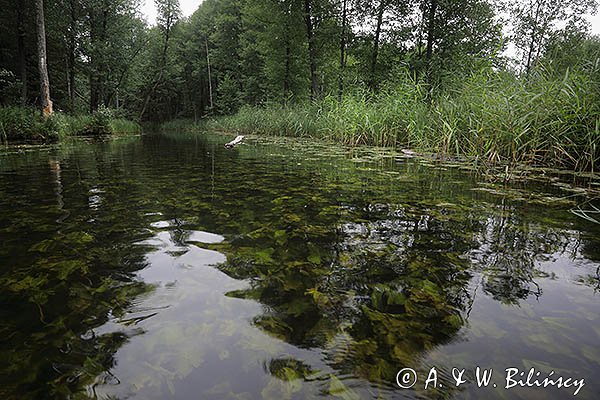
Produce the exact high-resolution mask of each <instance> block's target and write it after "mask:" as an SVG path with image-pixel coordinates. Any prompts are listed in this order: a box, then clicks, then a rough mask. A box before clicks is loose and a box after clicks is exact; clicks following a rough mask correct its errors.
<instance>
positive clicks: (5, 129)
mask: <svg viewBox="0 0 600 400" xmlns="http://www.w3.org/2000/svg"><path fill="white" fill-rule="evenodd" d="M64 131H65V121H64V117H63V116H62V115H55V116H52V117H51V118H48V119H43V118H42V116H41V114H40V112H39V111H38V110H35V109H33V108H26V107H0V142H4V143H8V142H9V141H28V140H32V141H41V142H53V141H56V140H57V139H58V138H59V136H61V135H62V134H63V133H64Z"/></svg>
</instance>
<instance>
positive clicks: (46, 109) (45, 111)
mask: <svg viewBox="0 0 600 400" xmlns="http://www.w3.org/2000/svg"><path fill="white" fill-rule="evenodd" d="M35 3H36V10H37V42H38V43H37V47H38V65H39V69H40V103H41V107H42V116H43V117H44V118H48V117H50V116H51V115H52V100H50V82H49V80H48V64H47V60H46V28H45V26H44V1H43V0H36V2H35Z"/></svg>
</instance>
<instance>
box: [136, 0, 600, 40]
mask: <svg viewBox="0 0 600 400" xmlns="http://www.w3.org/2000/svg"><path fill="white" fill-rule="evenodd" d="M200 3H202V0H179V4H180V6H181V11H182V13H183V15H184V16H186V17H187V16H190V15H192V13H193V12H194V11H196V10H197V9H198V6H200ZM142 4H143V5H142V13H143V14H144V15H146V17H147V18H148V22H150V23H151V24H154V23H155V22H156V8H155V7H154V0H144V1H143V3H142ZM588 20H589V21H590V22H591V24H592V32H593V33H595V34H596V35H600V13H598V14H596V15H594V16H589V17H588Z"/></svg>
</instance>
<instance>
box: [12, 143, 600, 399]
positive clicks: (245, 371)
mask: <svg viewBox="0 0 600 400" xmlns="http://www.w3.org/2000/svg"><path fill="white" fill-rule="evenodd" d="M229 139H230V138H228V137H224V136H209V135H206V136H205V135H197V136H186V135H183V134H182V135H154V136H142V137H134V138H123V139H118V140H113V141H108V142H96V143H86V142H83V141H80V142H74V143H69V144H62V145H60V146H56V147H41V148H34V149H27V150H26V151H17V150H15V149H14V148H7V149H4V150H2V151H1V152H0V243H1V247H0V290H1V291H0V299H1V309H0V396H1V398H3V399H45V398H48V399H55V398H100V399H109V398H110V399H116V398H118V399H126V398H137V399H170V398H173V399H305V398H308V399H311V398H341V399H346V400H347V399H385V398H398V399H401V398H409V399H417V398H418V399H446V398H458V399H471V398H473V399H478V398H489V399H496V398H497V399H567V398H573V392H574V390H575V389H574V388H561V389H558V388H551V387H549V388H546V389H539V388H512V389H510V390H506V389H505V388H504V385H505V381H504V377H505V371H504V370H505V369H506V368H509V367H515V368H519V369H520V371H528V370H529V369H530V368H535V371H536V372H540V377H541V378H540V379H543V378H544V377H546V376H548V374H549V373H550V371H552V370H554V371H555V375H556V376H558V375H560V376H564V377H573V378H577V379H582V378H583V379H585V386H584V387H583V388H582V389H581V391H580V392H579V394H578V396H577V398H588V399H595V398H598V395H599V394H600V379H599V378H600V313H599V311H600V304H599V301H600V293H599V289H600V278H599V276H598V273H599V271H598V268H599V265H600V264H599V262H600V225H596V224H593V223H591V222H588V221H585V220H583V219H580V218H578V217H576V216H575V215H573V214H571V213H569V212H568V210H569V209H570V208H571V207H572V206H573V205H574V204H576V203H577V202H581V201H584V200H585V198H583V197H581V196H575V195H574V194H573V193H572V192H567V191H564V190H562V189H561V188H560V187H558V186H557V185H552V184H550V183H546V184H541V183H536V184H535V185H534V184H532V183H529V184H522V185H519V186H515V185H513V186H510V187H505V186H503V185H500V184H497V185H493V184H490V183H485V182H481V181H478V180H477V179H476V178H475V177H474V176H472V175H470V174H468V173H466V172H464V171H462V170H459V169H456V168H447V169H444V168H432V167H431V166H428V165H424V164H423V163H419V162H417V161H414V160H407V159H400V158H397V157H395V156H394V155H393V154H390V153H381V151H378V150H375V149H361V150H359V151H349V150H346V149H343V148H335V149H327V147H326V146H324V145H319V144H317V145H312V144H310V143H306V142H301V141H292V140H289V141H285V143H283V142H279V143H277V142H273V141H268V140H261V141H257V140H249V141H248V143H247V144H246V145H243V146H239V147H237V148H235V149H232V150H225V149H224V148H223V143H225V142H226V141H228V140H229ZM565 196H570V197H567V198H566V199H563V200H560V201H559V200H558V199H559V198H563V197H565ZM569 201H572V202H571V203H569ZM476 366H480V367H481V368H486V369H493V371H494V372H493V375H492V380H491V383H490V384H489V386H488V387H484V388H479V387H477V384H476V383H474V380H475V372H474V368H475V367H476ZM433 367H435V368H436V371H437V374H438V381H437V384H438V387H437V388H432V387H431V386H430V387H429V388H428V389H427V390H425V389H424V381H425V379H426V377H427V374H428V373H429V371H430V370H431V368H433ZM403 368H413V369H414V370H415V371H416V372H417V373H418V375H419V381H418V382H417V384H416V385H415V386H414V387H412V388H411V389H401V388H399V387H398V386H397V384H396V374H397V372H398V371H399V370H401V369H403ZM453 368H459V369H463V368H466V369H467V371H466V372H465V375H464V378H465V379H466V380H467V381H468V382H467V383H465V384H463V385H461V386H460V387H456V386H455V385H454V383H453V382H454V380H453V379H452V369H453ZM493 383H497V387H496V388H494V387H493V386H492V384H493ZM440 385H442V386H441V387H440Z"/></svg>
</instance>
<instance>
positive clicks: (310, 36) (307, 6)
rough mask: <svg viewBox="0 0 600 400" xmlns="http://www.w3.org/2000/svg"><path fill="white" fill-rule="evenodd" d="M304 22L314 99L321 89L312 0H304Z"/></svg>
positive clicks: (311, 94) (311, 88)
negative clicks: (318, 75)
mask: <svg viewBox="0 0 600 400" xmlns="http://www.w3.org/2000/svg"><path fill="white" fill-rule="evenodd" d="M304 23H305V24H306V38H307V40H308V61H309V65H310V99H311V100H314V99H315V98H316V97H317V94H318V91H319V80H318V77H317V49H316V46H315V35H314V32H313V22H312V12H311V0H304Z"/></svg>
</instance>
